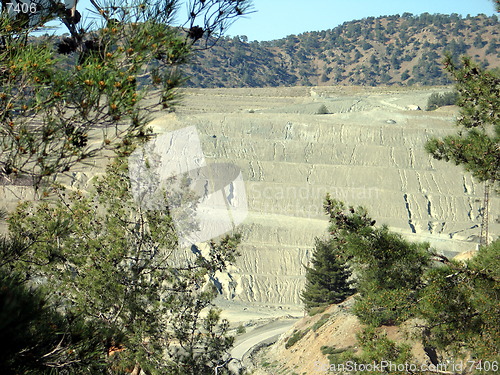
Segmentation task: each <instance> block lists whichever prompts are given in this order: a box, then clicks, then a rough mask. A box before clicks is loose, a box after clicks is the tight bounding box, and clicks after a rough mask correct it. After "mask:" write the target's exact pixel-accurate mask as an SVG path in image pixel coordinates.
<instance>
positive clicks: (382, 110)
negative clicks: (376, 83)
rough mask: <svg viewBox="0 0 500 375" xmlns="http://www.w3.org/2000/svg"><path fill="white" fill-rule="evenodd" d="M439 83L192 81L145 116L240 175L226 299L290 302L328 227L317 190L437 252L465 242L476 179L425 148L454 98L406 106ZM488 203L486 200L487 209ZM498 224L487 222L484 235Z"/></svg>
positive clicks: (472, 239)
mask: <svg viewBox="0 0 500 375" xmlns="http://www.w3.org/2000/svg"><path fill="white" fill-rule="evenodd" d="M448 90H449V88H432V89H419V90H415V89H406V90H405V89H399V90H389V89H373V88H366V89H356V88H315V89H314V90H312V91H311V90H307V89H304V88H296V89H292V88H285V89H207V90H203V89H194V90H189V91H188V92H187V95H186V97H185V101H184V105H183V106H182V107H181V108H180V110H179V111H178V112H177V114H176V115H169V116H167V117H164V118H158V119H156V120H155V121H153V122H152V126H153V128H154V130H155V132H158V133H162V132H167V131H171V130H173V129H179V128H182V127H186V126H192V125H194V126H196V128H197V130H198V133H199V136H200V139H201V144H202V148H203V152H204V155H205V157H206V158H207V160H209V162H213V163H220V162H226V163H233V164H235V165H237V166H238V167H239V168H240V170H241V171H242V173H243V178H244V181H245V187H246V194H247V199H248V209H249V215H248V217H247V218H246V219H245V221H244V223H243V224H242V225H241V226H239V227H238V228H237V230H239V231H240V232H241V233H242V234H243V235H244V241H243V244H242V246H241V254H242V255H241V256H240V257H239V259H238V261H237V264H236V268H235V269H234V270H233V271H232V272H231V274H230V276H231V281H232V282H233V283H234V282H235V283H236V287H235V288H233V289H232V292H231V293H230V294H228V295H227V297H228V298H230V299H231V298H234V299H236V300H239V301H241V302H246V303H257V304H269V305H297V304H300V291H301V290H302V288H303V286H304V273H305V269H304V265H307V263H308V260H309V259H310V256H311V253H312V250H313V247H314V240H315V238H316V237H325V236H326V234H327V233H326V229H327V225H328V223H327V220H326V217H325V215H324V213H323V209H322V202H323V199H324V197H325V195H326V193H330V194H331V195H332V196H333V197H335V198H337V199H341V200H343V201H344V202H346V204H348V205H363V206H365V207H366V208H367V209H368V210H369V212H370V215H371V216H372V217H373V218H374V219H376V220H377V223H378V224H387V225H389V226H390V227H391V229H393V230H395V231H397V232H400V233H402V234H403V235H405V236H407V237H408V238H410V239H412V240H420V241H427V242H430V243H431V245H433V246H434V247H435V248H436V249H437V250H438V251H442V252H444V253H447V254H448V255H453V254H456V253H459V252H462V251H469V250H473V249H475V248H476V247H477V241H478V238H477V235H478V234H479V229H480V228H479V226H480V222H481V216H480V209H481V207H482V196H483V192H484V190H483V186H482V185H481V184H478V183H477V182H475V181H474V180H473V179H472V178H471V176H470V175H468V174H466V173H464V172H463V170H462V169H461V168H460V167H457V166H454V165H452V164H450V163H445V162H439V161H436V160H434V159H432V158H431V157H430V156H429V155H427V154H426V153H425V151H424V144H425V142H426V140H427V139H429V137H431V136H444V135H446V134H450V133H453V132H455V131H456V128H455V125H454V122H455V117H456V114H457V111H456V108H455V109H452V110H447V111H438V112H425V111H418V110H408V109H409V108H410V107H411V108H415V107H419V108H421V107H423V106H425V104H426V101H427V98H428V97H429V95H430V94H431V93H433V92H436V91H448ZM318 105H324V106H325V107H326V108H327V109H328V114H316V112H315V111H316V109H317V107H318ZM249 108H250V110H249ZM499 204H500V201H499V199H498V198H494V199H491V202H490V205H491V206H490V213H493V212H498V208H499ZM490 216H493V215H492V214H490ZM499 228H500V226H499V225H498V223H496V222H493V220H492V222H491V223H490V235H492V234H496V233H498V232H499ZM232 285H234V284H232Z"/></svg>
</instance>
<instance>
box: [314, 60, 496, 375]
mask: <svg viewBox="0 0 500 375" xmlns="http://www.w3.org/2000/svg"><path fill="white" fill-rule="evenodd" d="M445 67H446V69H447V70H448V71H449V72H450V73H451V75H452V77H453V78H454V80H455V81H456V91H457V95H458V101H457V104H458V105H459V107H460V117H459V118H458V120H457V125H458V126H459V128H460V130H459V131H458V134H456V135H450V136H447V137H445V138H443V139H439V138H434V139H431V140H430V141H429V142H428V143H427V145H426V149H427V151H428V152H429V153H430V154H431V155H432V156H434V157H435V158H436V159H442V160H446V161H452V162H454V163H455V164H457V165H462V166H463V167H464V168H465V170H466V171H468V172H470V173H471V174H472V175H473V176H474V178H476V179H477V180H478V181H484V182H486V183H488V184H490V185H492V186H495V187H497V186H498V185H497V184H498V180H499V178H498V177H499V176H498V174H499V171H500V164H499V163H500V122H499V121H500V120H499V113H500V100H499V98H500V91H499V90H500V76H499V74H498V72H496V71H487V70H485V69H483V68H482V67H481V66H479V64H477V63H474V62H472V61H471V59H470V58H468V57H463V58H462V60H461V62H460V63H457V62H455V61H454V58H453V57H452V56H451V55H448V56H447V58H446V60H445ZM435 99H436V100H437V99H441V98H439V97H436V98H435ZM433 104H437V103H433ZM497 192H498V190H497ZM485 204H487V203H486V202H485ZM325 211H326V213H327V215H328V216H329V218H330V229H329V230H330V233H331V237H330V240H329V243H330V244H333V246H330V247H328V248H327V249H328V251H329V252H330V253H328V254H325V255H323V257H329V258H331V259H341V260H342V262H339V263H340V264H342V265H343V266H344V267H345V266H347V265H348V266H350V267H351V268H352V270H353V271H354V274H355V275H356V277H355V279H356V282H355V286H356V288H357V290H358V291H359V294H357V297H356V298H357V299H356V303H355V305H354V308H353V312H354V314H356V315H357V316H358V318H359V319H360V321H361V322H362V323H364V324H366V325H367V326H368V328H367V329H366V330H365V331H363V333H362V334H361V335H359V336H358V342H359V344H360V346H361V348H362V351H361V353H355V352H354V351H352V350H350V351H342V352H337V351H335V350H334V349H331V348H326V347H325V348H324V350H323V352H324V354H325V355H328V356H329V358H330V360H331V361H332V362H331V363H332V364H335V363H338V361H339V360H353V361H358V362H359V361H361V362H362V361H363V360H369V361H378V362H380V361H395V363H398V362H401V363H403V362H408V358H409V357H408V354H409V351H408V348H404V347H399V346H398V345H399V344H397V343H396V342H394V341H390V340H387V339H386V338H384V337H378V336H377V335H378V333H377V332H379V331H377V330H375V329H374V328H377V327H380V326H382V325H386V326H387V325H389V326H390V325H400V324H402V323H407V322H409V321H410V320H411V319H413V322H417V323H414V328H416V329H417V331H418V337H417V338H418V340H419V341H420V342H421V344H422V347H423V348H424V351H425V353H426V354H427V356H428V361H429V362H431V363H432V364H433V365H435V366H437V365H438V364H440V363H441V364H442V363H445V362H446V361H451V362H454V363H462V364H463V363H468V364H469V365H468V366H463V367H461V368H460V369H452V370H451V372H450V371H449V370H450V368H447V369H443V368H442V369H441V370H439V371H441V372H443V371H444V372H443V373H450V374H458V373H460V374H476V373H477V374H479V373H481V374H494V373H497V372H498V370H499V365H500V239H498V238H497V239H495V240H494V241H493V242H492V243H491V244H490V245H488V244H487V242H488V241H487V239H486V241H484V242H483V243H482V246H480V248H479V250H478V252H477V254H476V255H475V256H474V257H473V258H472V259H470V260H468V261H464V262H461V261H455V260H452V259H449V258H447V257H446V256H444V255H441V254H437V253H436V252H435V251H434V250H433V249H431V248H430V247H429V244H426V243H412V242H408V241H406V240H404V239H403V238H402V237H401V236H400V235H398V234H395V233H391V232H390V231H389V230H388V229H387V228H386V227H384V226H382V227H381V228H375V227H374V226H373V225H374V221H372V220H371V219H370V218H369V217H368V216H367V212H366V210H364V209H363V208H360V207H358V208H353V207H350V208H349V209H348V210H347V209H346V208H345V206H344V204H343V203H342V202H339V201H336V200H334V199H331V198H330V197H329V196H327V198H326V200H325ZM336 262H338V261H337V260H336ZM321 269H322V268H315V269H313V270H312V271H314V277H315V278H316V279H321V280H328V279H329V278H330V275H329V273H328V272H321V271H320V270H321ZM311 275H313V273H312V272H311V269H308V275H307V277H308V278H310V277H311ZM325 295H327V294H326V293H325ZM331 302H332V303H335V301H334V300H333V299H332V300H331ZM370 327H372V328H370ZM367 337H368V338H369V339H368V340H367ZM400 355H402V357H400ZM439 371H438V373H439ZM446 371H447V372H446ZM387 373H397V372H395V371H388V372H387ZM402 373H405V372H402Z"/></svg>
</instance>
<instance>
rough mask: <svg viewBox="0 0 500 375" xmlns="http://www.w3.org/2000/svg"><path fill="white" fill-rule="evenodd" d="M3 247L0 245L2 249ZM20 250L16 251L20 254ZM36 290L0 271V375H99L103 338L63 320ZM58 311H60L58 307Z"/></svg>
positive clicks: (85, 326) (68, 318)
mask: <svg viewBox="0 0 500 375" xmlns="http://www.w3.org/2000/svg"><path fill="white" fill-rule="evenodd" d="M4 245H5V241H4V242H3V243H2V244H1V245H0V246H1V248H2V249H3V246H4ZM20 250H21V249H20ZM57 307H58V306H55V305H53V304H51V303H50V302H49V294H48V293H47V292H45V291H43V290H42V289H41V288H37V289H35V288H29V287H27V286H26V284H25V283H24V280H23V279H22V278H21V277H20V276H19V275H17V274H15V273H13V272H12V271H8V270H7V269H6V268H0V336H1V337H2V341H1V342H0V367H1V368H2V373H4V374H21V373H22V374H53V369H54V368H59V369H60V371H66V372H71V373H74V374H85V373H89V372H91V373H93V374H104V373H105V342H104V338H105V337H106V332H104V331H100V334H96V332H98V331H99V330H100V328H99V327H98V326H95V325H93V324H90V323H89V322H86V321H84V320H83V319H81V317H79V316H66V315H63V314H61V313H60V312H59V311H58V309H57ZM59 307H60V306H59Z"/></svg>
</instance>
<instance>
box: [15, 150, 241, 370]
mask: <svg viewBox="0 0 500 375" xmlns="http://www.w3.org/2000/svg"><path fill="white" fill-rule="evenodd" d="M129 184H130V181H129V179H128V170H127V164H126V163H125V162H124V161H123V160H121V159H117V160H116V161H115V162H114V163H113V164H111V165H110V166H109V167H108V169H107V173H106V174H105V175H104V176H103V177H98V178H96V179H95V182H94V188H93V189H92V191H91V192H90V194H88V195H85V194H82V193H81V192H75V193H70V194H68V195H67V196H66V193H65V192H64V191H61V192H60V200H58V201H56V202H54V203H52V202H48V201H42V202H39V203H32V202H27V203H24V204H21V205H20V206H19V207H18V209H17V210H16V211H15V212H14V213H13V214H11V216H10V218H9V224H10V231H11V233H12V236H13V237H14V238H16V236H22V237H23V238H28V239H29V241H30V242H31V243H30V246H28V247H27V248H26V250H25V251H24V252H23V253H21V254H19V256H18V258H17V259H16V262H15V263H14V264H13V265H14V266H15V267H16V269H17V270H18V272H20V273H22V274H23V275H24V277H25V278H26V279H29V280H33V281H34V280H36V279H42V280H50V284H48V285H47V287H48V288H50V290H51V291H52V292H53V293H56V295H58V297H57V300H58V301H59V303H61V304H62V305H63V306H65V313H66V314H75V315H78V316H83V317H85V319H87V320H89V321H92V322H95V323H96V324H98V325H99V326H102V327H105V328H106V329H107V330H108V331H109V332H111V333H112V336H111V337H110V338H109V339H108V341H109V344H108V347H107V350H110V348H111V347H115V348H119V349H122V351H120V352H119V353H118V354H116V355H115V356H114V358H113V360H114V361H117V360H118V361H119V362H120V363H122V364H123V365H124V366H129V365H132V366H133V365H134V364H135V363H137V364H140V368H143V369H149V370H148V371H150V372H154V371H160V369H161V368H168V369H169V371H171V372H170V373H172V374H174V373H175V374H177V373H179V374H183V373H184V372H182V371H185V370H186V369H189V371H191V372H189V373H193V374H204V373H209V372H210V371H211V370H210V369H211V368H213V366H214V364H217V363H218V362H219V361H222V360H223V359H222V358H223V354H224V353H225V352H226V351H227V350H228V348H230V347H231V345H232V342H233V341H232V338H231V337H228V336H227V335H226V333H227V331H228V328H229V327H228V324H227V322H222V324H219V313H218V312H217V311H216V310H214V309H212V308H211V301H212V299H213V298H214V296H215V292H214V290H213V288H210V287H209V288H206V287H205V288H202V286H203V285H204V284H205V283H206V281H205V280H206V278H207V277H209V276H210V275H213V273H214V272H215V271H216V270H222V269H224V268H225V267H226V265H227V264H228V262H230V261H233V260H234V258H235V255H236V249H235V248H236V245H237V244H238V242H239V237H238V236H235V237H233V238H231V237H227V238H225V239H223V240H222V241H221V243H220V244H216V243H212V244H211V251H210V254H209V255H208V256H207V257H203V256H202V255H198V256H196V257H195V258H194V259H191V260H187V263H185V264H183V263H178V261H177V260H176V259H175V258H174V255H175V254H176V252H178V251H180V250H177V242H176V236H175V232H174V227H173V223H172V219H171V217H170V215H169V213H168V210H167V209H165V210H163V211H143V210H141V209H140V207H137V205H136V203H135V202H134V200H133V197H132V196H131V193H130V186H129ZM185 199H189V197H188V198H185ZM176 262H177V263H176ZM207 309H208V315H207V316H206V317H205V318H201V313H202V310H207ZM171 341H173V342H176V343H178V344H174V345H170V346H169V345H168V344H169V342H171ZM179 345H180V346H179ZM166 348H168V349H169V354H170V357H171V358H175V365H173V364H168V365H165V363H164V358H163V355H164V350H165V349H166ZM172 363H174V362H172ZM113 366H115V365H113ZM165 366H166V367H165ZM179 366H180V367H179ZM117 368H118V367H117ZM180 368H183V369H184V370H182V371H181V370H180Z"/></svg>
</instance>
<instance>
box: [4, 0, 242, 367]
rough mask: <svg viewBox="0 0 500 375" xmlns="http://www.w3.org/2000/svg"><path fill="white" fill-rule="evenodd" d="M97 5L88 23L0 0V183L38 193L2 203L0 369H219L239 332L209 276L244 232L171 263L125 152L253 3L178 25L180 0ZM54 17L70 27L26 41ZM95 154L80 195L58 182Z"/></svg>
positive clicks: (156, 215)
mask: <svg viewBox="0 0 500 375" xmlns="http://www.w3.org/2000/svg"><path fill="white" fill-rule="evenodd" d="M91 2H92V6H93V11H94V13H95V14H94V15H93V16H94V17H96V19H95V20H94V21H93V22H95V23H91V24H84V23H85V22H82V19H83V18H82V17H81V15H80V13H79V12H78V11H77V10H75V9H67V10H66V9H65V8H64V4H59V3H58V2H56V1H48V3H47V4H45V3H44V5H47V7H44V8H43V9H38V8H36V9H35V8H34V9H33V10H32V12H31V13H29V14H18V13H19V12H16V10H14V11H9V8H8V7H9V6H11V5H9V3H5V2H2V11H1V15H0V179H1V182H2V183H3V184H20V183H22V184H24V185H27V186H32V187H33V191H34V199H33V201H32V202H24V203H20V204H19V206H18V207H17V209H16V210H15V211H14V212H9V213H5V212H2V213H1V216H2V217H1V219H2V220H4V219H5V217H7V222H8V225H9V232H8V233H7V234H6V235H4V236H2V237H1V238H0V337H2V341H1V343H0V346H1V350H0V352H1V354H0V368H1V369H2V374H107V375H110V374H134V375H139V374H142V373H145V374H147V375H153V374H165V373H168V374H172V375H184V374H191V375H200V374H213V372H214V369H215V368H216V369H217V371H218V373H219V374H223V373H226V374H227V373H228V371H229V370H227V363H228V361H229V355H228V353H227V352H228V349H229V348H230V347H231V345H232V342H233V338H232V337H230V336H228V335H227V329H228V324H227V322H226V321H222V320H220V317H219V313H218V311H217V310H216V309H214V308H213V305H212V300H213V298H214V296H215V292H214V288H212V285H211V283H210V282H209V281H208V280H209V279H210V276H211V275H212V274H213V273H214V272H216V270H219V271H220V270H224V269H225V268H226V266H227V264H228V262H231V261H233V260H234V258H235V256H236V248H237V245H238V243H239V237H238V236H237V235H233V236H228V237H225V238H223V239H221V240H220V242H218V243H215V242H214V243H211V244H210V251H209V254H208V255H205V256H203V255H202V254H201V253H198V254H197V255H193V256H192V257H191V258H189V257H184V258H182V259H184V261H180V260H179V259H177V258H176V256H175V255H176V252H179V251H180V250H179V248H178V239H177V235H176V232H175V230H174V225H173V219H172V217H171V215H170V211H169V209H168V205H167V203H168V202H167V200H165V202H163V203H164V206H163V208H162V209H161V210H157V211H153V210H146V209H144V207H141V205H140V204H138V203H137V202H136V201H135V200H134V198H133V196H132V193H131V187H130V186H131V181H130V177H129V173H128V164H127V159H126V157H127V156H128V155H130V153H131V152H132V151H133V150H134V149H135V148H136V147H139V146H141V145H143V143H144V142H145V141H147V140H149V139H151V137H152V135H151V131H150V130H149V129H148V125H147V124H148V119H149V117H148V115H149V113H150V112H151V111H154V110H167V111H168V110H170V108H171V107H172V106H174V105H175V104H176V101H177V99H178V95H177V93H176V90H177V88H178V87H179V86H180V84H181V82H182V77H181V75H180V74H179V71H178V69H179V66H181V65H183V64H185V63H186V62H187V61H188V59H189V58H190V56H191V54H192V53H193V51H194V50H195V49H196V48H198V46H199V45H200V44H201V46H202V47H206V46H207V44H210V43H211V42H212V41H213V40H215V39H217V36H218V35H220V33H221V32H222V31H223V30H225V28H226V26H227V25H228V23H230V22H232V21H233V20H234V19H236V18H238V17H239V16H241V15H242V14H243V13H244V12H245V11H247V9H248V5H249V4H248V3H249V2H248V1H247V0H207V1H205V0H195V1H189V2H186V5H187V6H189V7H190V10H191V12H190V13H189V16H188V19H187V20H186V23H185V24H184V27H183V28H179V27H172V26H171V24H172V23H173V19H174V18H175V17H176V15H177V10H178V6H179V5H180V3H179V2H178V1H174V0H171V1H170V0H168V1H166V2H161V1H155V0H153V1H146V2H143V1H140V2H137V1H135V0H131V1H130V2H122V3H120V5H117V4H115V3H114V2H113V1H109V2H108V1H100V2H95V1H91ZM51 19H55V20H58V21H59V22H60V23H61V24H63V25H64V26H66V27H67V29H68V31H69V36H65V37H64V38H63V39H60V40H55V39H52V38H42V39H36V38H32V37H31V34H32V32H33V31H35V30H38V29H40V28H42V24H43V23H44V22H46V21H49V20H51ZM98 23H99V24H98ZM195 24H198V25H201V26H195ZM149 94H153V96H149ZM146 95H148V99H149V100H151V99H153V100H152V104H151V105H149V104H148V105H146V102H145V101H144V100H143V99H144V98H145V97H146ZM102 151H107V155H108V156H114V157H111V159H112V162H111V163H110V165H109V166H108V168H107V170H106V173H105V174H104V175H103V176H101V177H99V178H96V179H94V180H93V181H92V182H91V183H90V184H89V187H88V191H85V192H82V191H71V190H70V189H66V188H65V187H64V186H63V185H61V181H62V175H63V174H64V173H67V172H72V171H74V168H75V167H76V166H77V165H81V163H82V162H89V161H93V158H94V157H96V156H97V155H99V153H100V152H102ZM113 152H114V155H113ZM165 194H166V193H165ZM182 198H183V199H185V200H186V202H188V203H189V204H190V205H191V206H192V207H195V206H196V197H194V196H192V195H190V194H184V195H183V196H182ZM158 203H160V201H158ZM202 312H203V314H202Z"/></svg>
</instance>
